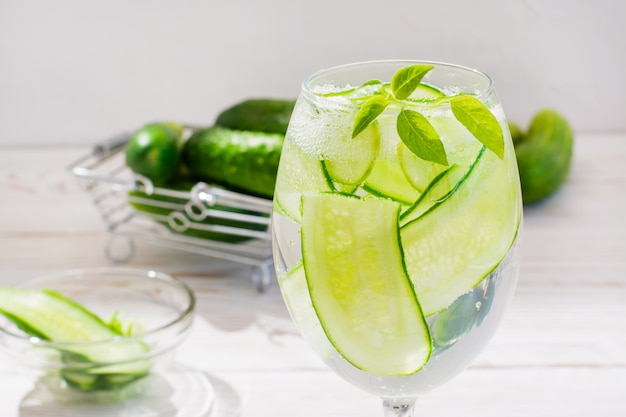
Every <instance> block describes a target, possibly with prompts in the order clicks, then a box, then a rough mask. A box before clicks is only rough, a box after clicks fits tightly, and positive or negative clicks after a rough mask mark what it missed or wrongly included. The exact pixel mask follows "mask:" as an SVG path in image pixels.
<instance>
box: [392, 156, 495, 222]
mask: <svg viewBox="0 0 626 417" xmlns="http://www.w3.org/2000/svg"><path fill="white" fill-rule="evenodd" d="M485 149H486V148H485V147H484V146H483V147H482V149H481V150H480V152H479V153H478V156H476V159H475V160H474V162H473V163H472V164H471V165H470V166H462V165H458V164H454V165H452V166H450V167H447V168H446V169H445V170H444V171H442V172H441V173H440V174H439V175H437V176H436V177H435V178H434V179H433V180H432V181H431V182H430V184H429V185H428V186H427V187H426V189H425V190H424V192H423V193H422V195H420V196H419V198H418V199H417V200H416V201H415V203H414V204H413V205H412V206H411V207H409V208H408V209H407V210H406V211H404V212H403V213H402V215H401V216H400V224H401V225H405V224H407V223H409V222H411V221H413V220H416V219H418V218H419V217H421V216H423V215H425V214H426V213H428V212H429V211H430V210H432V209H434V207H436V206H438V205H439V204H441V203H443V202H444V201H445V200H446V199H448V198H449V197H450V196H451V195H452V194H454V192H455V191H456V189H457V188H458V187H459V186H460V185H461V184H462V183H463V181H465V179H466V178H467V177H468V176H469V175H470V173H471V172H472V169H473V168H474V167H475V166H476V164H477V163H478V161H479V160H480V158H481V157H482V156H483V154H484V152H485Z"/></svg>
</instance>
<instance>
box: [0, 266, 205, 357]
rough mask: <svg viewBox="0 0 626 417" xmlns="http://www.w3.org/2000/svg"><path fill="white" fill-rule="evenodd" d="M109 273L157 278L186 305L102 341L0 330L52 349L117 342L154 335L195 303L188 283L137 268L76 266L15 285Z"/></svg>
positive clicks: (188, 313)
mask: <svg viewBox="0 0 626 417" xmlns="http://www.w3.org/2000/svg"><path fill="white" fill-rule="evenodd" d="M103 274H104V275H111V276H120V277H125V276H126V277H135V278H145V279H149V280H158V281H160V282H162V283H165V284H167V285H170V286H172V287H174V288H177V289H179V290H181V291H182V293H183V294H184V295H185V296H186V297H187V300H188V305H187V308H185V309H184V310H183V311H182V312H181V313H180V314H178V315H177V316H176V317H175V318H174V319H172V320H170V321H168V322H166V323H164V324H162V325H160V326H157V327H154V328H152V329H150V330H148V331H146V332H142V333H139V334H136V335H132V336H123V335H120V336H117V337H114V338H112V339H106V340H97V341H93V342H55V341H48V340H44V339H40V338H38V337H34V336H29V335H27V334H18V333H14V332H12V331H10V330H7V329H5V328H3V327H0V332H1V333H4V334H5V335H7V336H9V337H11V338H14V339H17V340H21V341H23V342H26V343H29V344H31V345H36V346H40V347H46V346H49V347H54V348H57V349H58V348H62V347H63V346H73V347H76V346H96V345H102V344H108V343H117V342H121V341H125V340H135V339H137V340H141V339H144V338H146V337H148V336H151V335H156V334H158V333H160V332H162V331H163V330H166V329H169V328H171V327H173V326H175V325H176V324H178V323H180V322H182V321H184V320H185V319H187V318H188V317H189V316H191V315H192V314H193V311H194V309H195V304H196V298H195V295H194V293H193V291H192V290H191V288H189V286H188V285H187V284H185V283H184V282H182V281H181V280H179V279H176V278H174V277H172V276H171V275H168V274H166V273H164V272H159V271H155V270H152V269H139V268H114V267H102V268H79V269H70V270H66V271H62V272H57V273H51V274H47V275H43V276H38V277H36V278H33V279H30V280H27V281H25V282H24V283H23V284H20V285H17V286H16V287H15V288H28V286H30V285H33V284H39V283H42V282H45V281H51V280H54V279H59V278H71V277H72V276H74V277H75V278H81V279H82V278H85V279H89V276H92V275H103Z"/></svg>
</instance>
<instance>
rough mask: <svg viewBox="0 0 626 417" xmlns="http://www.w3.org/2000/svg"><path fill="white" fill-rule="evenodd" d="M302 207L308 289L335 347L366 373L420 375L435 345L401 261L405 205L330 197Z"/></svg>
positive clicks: (310, 199)
mask: <svg viewBox="0 0 626 417" xmlns="http://www.w3.org/2000/svg"><path fill="white" fill-rule="evenodd" d="M302 210H303V216H302V252H303V264H304V270H305V275H306V281H307V286H308V290H309V294H310V297H311V302H312V305H313V307H314V309H315V312H316V315H317V317H318V319H319V321H320V323H321V326H322V327H323V329H324V332H325V333H326V335H327V337H328V340H329V341H330V343H332V345H333V346H334V347H335V349H336V350H337V351H338V352H339V353H340V354H341V355H342V356H343V357H344V358H345V359H346V360H347V361H348V362H350V363H351V364H353V365H354V366H355V367H357V368H359V369H362V370H364V371H366V372H371V373H373V374H376V375H390V376H391V375H394V376H399V375H409V374H412V373H415V372H417V371H419V370H420V369H421V368H422V367H423V366H424V364H425V363H426V362H427V361H428V359H429V357H430V352H431V348H432V341H431V338H430V333H429V330H428V326H427V324H426V320H425V318H424V315H423V314H422V311H421V308H420V304H419V302H418V300H417V298H416V296H415V292H414V290H413V286H412V284H411V281H410V280H409V277H408V275H407V273H406V269H405V266H404V262H403V259H402V257H403V254H402V248H401V246H400V238H399V229H398V217H399V211H400V205H399V204H398V203H396V202H394V201H391V200H388V199H372V198H369V199H361V198H358V197H354V196H345V195H342V194H333V193H329V194H323V195H304V196H303V197H302Z"/></svg>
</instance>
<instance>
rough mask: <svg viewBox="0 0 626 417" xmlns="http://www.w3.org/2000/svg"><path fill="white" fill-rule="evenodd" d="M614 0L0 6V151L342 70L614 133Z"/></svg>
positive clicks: (208, 111)
mask: <svg viewBox="0 0 626 417" xmlns="http://www.w3.org/2000/svg"><path fill="white" fill-rule="evenodd" d="M625 46H626V1H623V0H594V1H584V0H506V1H504V0H502V1H498V0H472V1H469V0H437V1H434V0H429V1H419V0H386V1H383V0H378V1H376V0H308V1H301V0H290V1H288V0H282V1H281V0H266V1H253V0H228V1H226V0H222V1H217V0H180V1H174V0H171V1H166V0H136V1H122V0H113V1H89V0H58V1H43V0H40V1H35V0H27V1H18V0H0V144H2V145H27V146H30V145H34V146H40V145H73V144H90V143H94V142H96V141H98V140H100V139H103V138H106V137H108V136H111V135H113V134H115V133H118V132H119V131H121V130H128V129H134V128H136V127H138V126H140V125H142V124H144V123H146V122H148V121H152V120H162V119H171V120H176V121H181V122H187V123H194V124H203V125H207V124H211V123H212V122H213V120H214V118H215V116H216V115H217V113H218V112H219V111H220V110H221V109H223V108H225V107H227V106H229V105H231V104H233V103H235V102H238V101H240V100H243V99H246V98H250V97H296V96H297V94H298V91H299V88H300V84H301V82H302V80H303V79H304V78H305V77H306V76H307V75H309V74H310V73H312V72H314V71H316V70H318V69H320V68H323V67H328V66H332V65H337V64H344V63H349V62H354V61H363V60H373V59H387V58H410V59H428V60H437V61H447V62H453V63H457V64H462V65H467V66H472V67H475V68H478V69H481V70H483V71H485V72H487V73H488V74H489V75H491V76H492V78H493V79H494V81H495V84H496V89H497V91H498V94H499V96H500V98H501V101H502V102H503V105H504V108H505V111H506V113H507V116H508V117H509V119H510V120H512V121H515V122H517V123H519V124H521V125H522V126H526V125H527V123H528V122H529V120H530V118H531V117H532V115H533V114H534V113H535V112H536V111H537V110H539V109H540V108H544V107H552V108H555V109H557V110H558V111H559V112H561V113H562V114H563V115H564V116H566V117H567V118H568V119H569V120H570V122H571V124H572V125H573V127H574V129H575V131H576V132H577V133H588V132H623V131H624V130H626V99H625V97H626V94H625V93H626V85H625V84H626V83H625V81H624V78H625V77H626V47H625Z"/></svg>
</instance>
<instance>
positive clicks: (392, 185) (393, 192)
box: [363, 159, 420, 206]
mask: <svg viewBox="0 0 626 417" xmlns="http://www.w3.org/2000/svg"><path fill="white" fill-rule="evenodd" d="M363 189H364V190H365V191H367V192H368V193H370V194H372V195H375V196H378V197H385V198H390V199H392V200H394V201H397V202H399V203H402V204H403V205H407V206H410V205H412V204H413V203H414V202H415V200H416V199H417V198H418V197H419V195H420V192H419V191H418V190H417V189H416V188H415V187H413V186H412V185H411V183H410V182H409V181H408V180H407V178H406V176H405V175H404V172H402V168H401V167H400V165H399V164H398V163H397V161H393V160H387V159H379V160H377V161H376V162H375V163H374V167H373V168H372V172H370V175H369V176H368V177H367V179H366V180H365V184H364V185H363Z"/></svg>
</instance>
